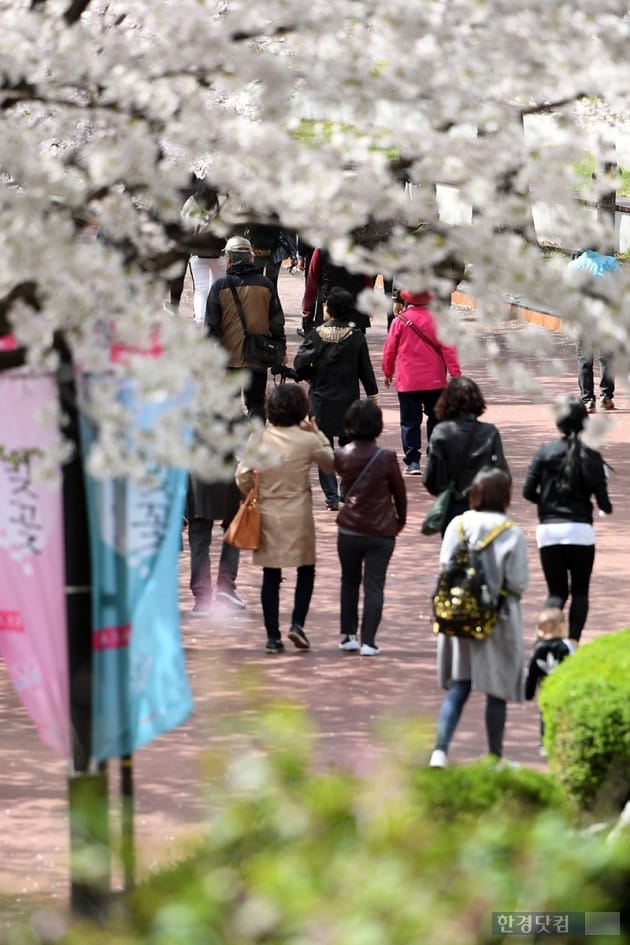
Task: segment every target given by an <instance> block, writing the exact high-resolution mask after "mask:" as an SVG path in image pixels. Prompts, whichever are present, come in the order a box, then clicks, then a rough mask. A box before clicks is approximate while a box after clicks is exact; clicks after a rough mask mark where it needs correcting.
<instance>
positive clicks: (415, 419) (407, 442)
mask: <svg viewBox="0 0 630 945" xmlns="http://www.w3.org/2000/svg"><path fill="white" fill-rule="evenodd" d="M441 393H442V391H441V390H405V391H398V405H399V408H400V437H401V440H402V448H403V454H404V457H405V464H406V465H407V466H408V465H409V464H410V463H419V462H420V445H421V437H420V427H421V426H422V417H423V415H424V414H426V417H427V444H428V442H429V440H430V439H431V434H432V433H433V427H434V426H435V424H436V423H437V417H436V416H435V405H436V403H437V401H438V397H439V396H440V394H441Z"/></svg>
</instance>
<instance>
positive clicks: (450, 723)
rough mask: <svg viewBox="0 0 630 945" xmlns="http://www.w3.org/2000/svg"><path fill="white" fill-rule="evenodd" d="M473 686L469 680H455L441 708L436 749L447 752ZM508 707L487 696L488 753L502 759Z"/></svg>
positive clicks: (503, 701) (502, 702) (494, 697)
mask: <svg viewBox="0 0 630 945" xmlns="http://www.w3.org/2000/svg"><path fill="white" fill-rule="evenodd" d="M471 688H472V684H471V682H470V680H469V679H462V680H453V682H452V683H451V685H450V688H449V690H448V692H447V693H446V695H445V697H444V701H443V702H442V705H441V706H440V711H439V714H438V722H437V737H436V741H435V747H436V748H439V749H440V750H441V751H444V752H447V751H448V746H449V745H450V743H451V739H452V737H453V734H454V733H455V729H456V728H457V723H458V722H459V718H460V716H461V714H462V710H463V708H464V706H465V705H466V702H467V701H468V696H469V695H470V690H471ZM506 716H507V707H506V704H505V699H499V698H497V696H491V695H486V719H485V721H486V735H487V738H488V751H489V752H490V754H491V755H496V756H497V758H500V757H501V756H502V754H503V732H504V730H505V719H506Z"/></svg>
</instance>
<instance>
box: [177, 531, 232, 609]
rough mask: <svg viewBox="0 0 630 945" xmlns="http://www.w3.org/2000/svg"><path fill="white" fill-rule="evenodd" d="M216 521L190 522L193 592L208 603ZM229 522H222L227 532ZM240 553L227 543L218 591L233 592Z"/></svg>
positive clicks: (220, 570)
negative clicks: (211, 552) (213, 527)
mask: <svg viewBox="0 0 630 945" xmlns="http://www.w3.org/2000/svg"><path fill="white" fill-rule="evenodd" d="M212 525H213V522H212V521H210V520H209V519H207V518H191V519H190V520H189V522H188V545H189V548H190V589H191V591H192V592H193V597H194V598H195V600H202V601H209V600H210V598H211V597H212V579H211V577H210V545H211V543H212ZM226 527H227V523H225V522H223V523H222V528H223V531H225V529H226ZM239 557H240V551H239V549H238V548H235V547H234V545H228V543H227V542H226V541H224V542H223V543H222V545H221V557H220V558H219V567H218V570H217V581H216V585H217V590H224V591H233V590H234V588H235V585H236V575H237V574H238V563H239Z"/></svg>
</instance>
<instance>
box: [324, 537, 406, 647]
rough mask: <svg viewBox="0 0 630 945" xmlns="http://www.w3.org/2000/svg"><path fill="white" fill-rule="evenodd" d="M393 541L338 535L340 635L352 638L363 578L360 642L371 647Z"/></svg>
mask: <svg viewBox="0 0 630 945" xmlns="http://www.w3.org/2000/svg"><path fill="white" fill-rule="evenodd" d="M395 544H396V539H395V538H380V537H379V536H378V535H355V534H350V533H347V532H339V535H338V536H337V552H338V554H339V561H340V562H341V634H342V636H346V635H347V636H356V635H357V632H358V626H359V591H360V589H361V577H362V576H363V592H364V601H363V615H362V617H361V642H362V643H366V644H367V645H368V646H374V638H375V637H376V631H377V630H378V625H379V623H380V622H381V616H382V614H383V600H384V591H385V576H386V574H387V566H388V564H389V559H390V558H391V556H392V554H393V552H394V545H395Z"/></svg>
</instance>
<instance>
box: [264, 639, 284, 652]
mask: <svg viewBox="0 0 630 945" xmlns="http://www.w3.org/2000/svg"><path fill="white" fill-rule="evenodd" d="M265 652H266V653H271V654H275V653H283V652H284V643H283V642H282V640H267V642H266V644H265Z"/></svg>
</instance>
